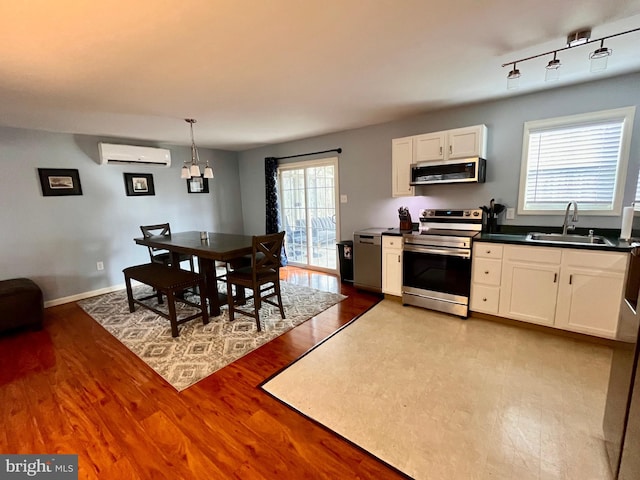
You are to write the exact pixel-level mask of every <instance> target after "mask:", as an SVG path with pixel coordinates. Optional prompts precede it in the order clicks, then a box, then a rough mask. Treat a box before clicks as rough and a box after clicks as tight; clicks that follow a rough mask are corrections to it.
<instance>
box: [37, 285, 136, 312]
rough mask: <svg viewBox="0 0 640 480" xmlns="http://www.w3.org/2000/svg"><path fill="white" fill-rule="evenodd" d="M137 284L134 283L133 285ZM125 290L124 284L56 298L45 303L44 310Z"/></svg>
mask: <svg viewBox="0 0 640 480" xmlns="http://www.w3.org/2000/svg"><path fill="white" fill-rule="evenodd" d="M135 283H136V282H134V281H132V282H131V285H134V284H135ZM124 288H125V285H124V283H122V284H120V285H112V286H111V287H106V288H100V289H98V290H92V291H90V292H83V293H78V294H77V295H71V296H69V297H62V298H56V299H55V300H47V301H46V302H44V308H49V307H55V306H56V305H62V304H64V303H71V302H77V301H78V300H84V299H85V298H90V297H95V296H96V295H104V294H105V293H111V292H117V291H118V290H123V289H124Z"/></svg>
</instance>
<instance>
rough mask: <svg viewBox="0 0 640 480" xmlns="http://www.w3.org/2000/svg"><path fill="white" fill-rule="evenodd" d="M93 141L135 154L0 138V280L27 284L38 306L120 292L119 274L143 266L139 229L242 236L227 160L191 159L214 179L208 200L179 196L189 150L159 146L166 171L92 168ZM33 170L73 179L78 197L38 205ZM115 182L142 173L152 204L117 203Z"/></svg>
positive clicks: (217, 156) (29, 135) (33, 134)
mask: <svg viewBox="0 0 640 480" xmlns="http://www.w3.org/2000/svg"><path fill="white" fill-rule="evenodd" d="M98 141H111V142H113V143H128V144H139V145H140V144H145V143H143V142H132V141H130V140H129V141H118V140H117V139H103V138H97V137H90V136H83V135H68V134H58V133H47V132H41V131H32V130H23V129H13V128H0V168H1V172H2V173H1V176H0V205H1V206H2V208H1V209H0V225H2V234H1V235H0V279H6V278H14V277H28V278H31V279H33V280H34V281H35V282H36V283H37V284H38V285H40V287H41V288H42V289H43V291H44V295H45V300H55V299H59V298H63V297H67V296H72V295H77V294H82V293H84V292H90V291H94V290H97V289H101V288H107V287H111V286H114V285H120V284H122V283H123V277H122V269H123V268H125V267H127V266H130V265H135V264H137V263H143V262H148V261H149V254H148V252H147V249H146V248H144V247H142V246H138V245H136V244H135V243H134V242H133V238H134V237H139V236H141V233H140V229H139V226H140V225H143V224H153V223H162V222H170V223H171V228H172V230H173V231H180V230H209V231H219V232H227V233H242V231H243V221H242V214H241V209H240V204H241V197H240V185H239V175H238V163H237V154H236V153H235V152H224V151H218V150H207V149H199V153H200V157H201V160H202V161H204V160H206V159H207V158H208V159H209V161H210V162H211V163H212V166H213V168H214V170H215V175H216V176H215V178H214V179H213V180H210V182H211V183H210V193H209V194H188V193H187V187H186V181H185V180H183V179H180V168H181V166H182V162H183V160H184V159H190V158H191V157H190V151H189V148H187V147H174V146H166V145H165V146H164V147H165V148H170V150H171V156H172V166H171V167H170V168H164V167H154V166H142V165H122V166H121V165H103V166H101V165H99V164H98V149H97V143H98ZM145 145H150V146H154V145H151V144H149V143H146V144H145ZM38 168H75V169H78V170H79V173H80V180H81V184H82V190H83V195H82V196H65V197H44V196H42V192H41V188H40V182H39V179H38V172H37V169H38ZM123 172H131V173H152V174H153V179H154V185H155V192H156V194H155V196H143V197H127V196H126V194H125V186H124V179H123ZM98 261H103V262H104V267H105V268H104V270H103V271H97V269H96V262H98Z"/></svg>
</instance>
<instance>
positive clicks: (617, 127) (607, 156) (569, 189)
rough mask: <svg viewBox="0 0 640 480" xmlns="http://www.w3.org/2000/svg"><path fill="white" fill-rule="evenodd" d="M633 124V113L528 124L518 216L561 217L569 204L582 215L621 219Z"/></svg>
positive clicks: (611, 112) (602, 114) (602, 113)
mask: <svg viewBox="0 0 640 480" xmlns="http://www.w3.org/2000/svg"><path fill="white" fill-rule="evenodd" d="M629 111H630V113H629ZM629 114H630V115H631V119H629V118H628V115H629ZM590 115H592V116H593V117H592V118H590ZM630 121H631V122H632V121H633V110H632V109H618V110H613V111H608V112H598V113H596V114H587V115H580V116H577V117H565V118H564V119H552V120H547V121H539V122H528V124H526V125H525V139H524V144H525V147H526V148H525V151H523V172H524V173H525V176H524V179H523V180H524V181H521V187H520V188H521V192H520V202H519V207H520V208H519V210H520V213H548V212H552V213H557V212H558V211H561V210H564V208H565V207H566V205H567V203H568V202H571V201H576V202H578V204H579V206H580V210H581V211H591V212H592V213H593V214H598V212H601V214H612V213H614V212H615V211H616V210H618V213H619V209H620V205H621V201H622V193H623V192H622V189H623V186H624V185H623V184H624V181H623V180H622V177H623V176H624V174H625V172H626V165H627V157H628V147H627V145H628V143H629V139H628V138H626V136H627V135H628V136H630V134H631V132H630V129H628V128H626V127H628V125H627V124H628V123H629V122H630ZM523 188H524V192H523V191H522V189H523Z"/></svg>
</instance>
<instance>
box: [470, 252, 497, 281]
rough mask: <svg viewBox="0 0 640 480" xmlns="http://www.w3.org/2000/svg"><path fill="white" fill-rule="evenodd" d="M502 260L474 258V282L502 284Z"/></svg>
mask: <svg viewBox="0 0 640 480" xmlns="http://www.w3.org/2000/svg"><path fill="white" fill-rule="evenodd" d="M501 272H502V260H494V259H491V258H478V257H474V259H473V283H482V284H484V285H494V286H500V278H501V275H500V273H501Z"/></svg>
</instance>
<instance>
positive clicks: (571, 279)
mask: <svg viewBox="0 0 640 480" xmlns="http://www.w3.org/2000/svg"><path fill="white" fill-rule="evenodd" d="M572 282H573V274H572V275H569V285H571V283H572Z"/></svg>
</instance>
